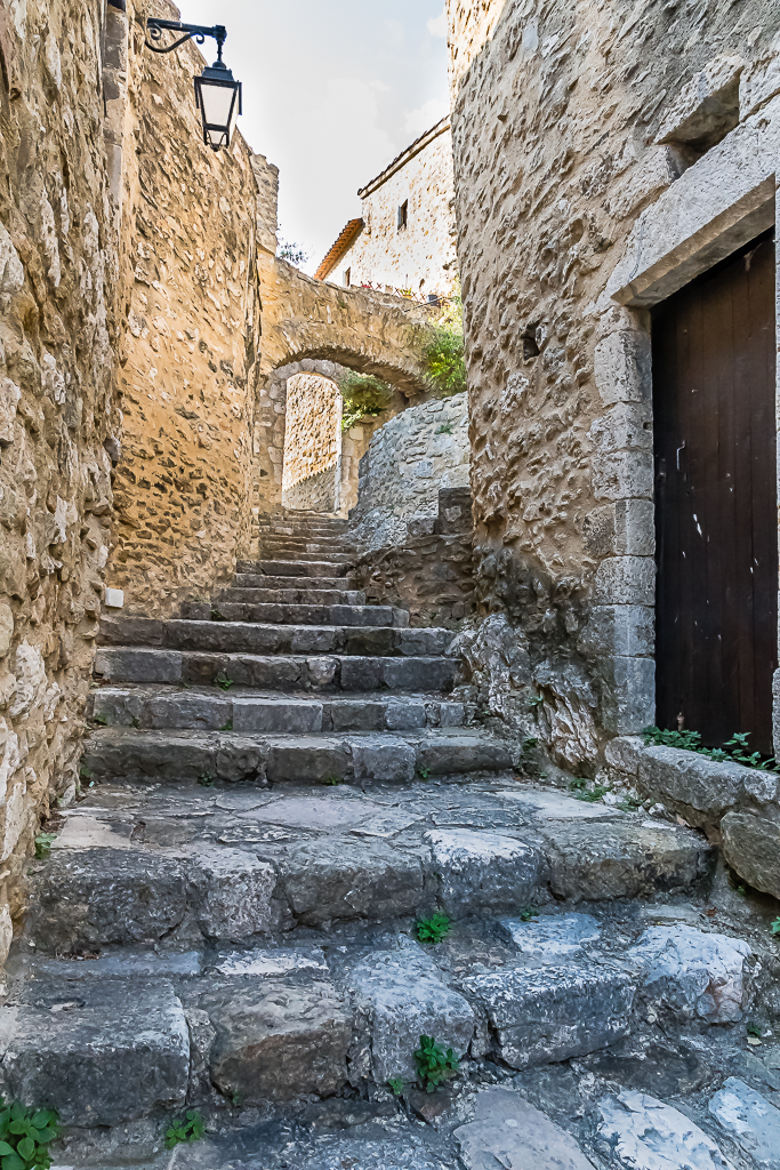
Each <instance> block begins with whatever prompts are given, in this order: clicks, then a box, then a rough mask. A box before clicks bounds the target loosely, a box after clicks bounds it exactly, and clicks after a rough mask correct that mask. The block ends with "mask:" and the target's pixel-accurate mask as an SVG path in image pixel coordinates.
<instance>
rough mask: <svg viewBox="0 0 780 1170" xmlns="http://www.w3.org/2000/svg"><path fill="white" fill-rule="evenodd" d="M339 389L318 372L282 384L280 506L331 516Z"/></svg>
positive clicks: (338, 449) (338, 442) (335, 497)
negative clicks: (284, 402) (283, 424)
mask: <svg viewBox="0 0 780 1170" xmlns="http://www.w3.org/2000/svg"><path fill="white" fill-rule="evenodd" d="M341 406H342V397H341V391H340V390H339V388H338V386H337V385H336V383H335V382H332V381H331V380H330V379H329V378H325V377H322V376H321V375H319V374H296V375H294V376H293V377H292V378H289V379H288V382H287V419H286V427H285V436H284V470H283V473H282V506H283V507H285V508H311V509H312V511H319V512H322V511H326V512H333V511H335V510H336V509H337V508H338V484H339V477H340V466H339V464H340V461H341Z"/></svg>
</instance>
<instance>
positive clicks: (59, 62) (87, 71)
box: [0, 0, 117, 963]
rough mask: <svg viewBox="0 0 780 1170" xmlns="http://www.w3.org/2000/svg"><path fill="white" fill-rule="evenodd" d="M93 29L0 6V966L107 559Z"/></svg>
mask: <svg viewBox="0 0 780 1170" xmlns="http://www.w3.org/2000/svg"><path fill="white" fill-rule="evenodd" d="M103 21H104V5H103V3H102V0H101V2H100V3H98V2H93V0H83V2H82V3H80V4H78V5H73V4H71V3H67V2H66V0H45V2H44V0H27V2H26V3H23V2H21V0H16V2H15V3H13V4H9V3H7V0H0V175H1V176H2V179H1V181H0V963H1V962H2V960H3V959H4V958H5V955H6V952H7V949H8V945H9V942H10V934H11V918H12V916H14V917H15V916H16V915H17V913H18V912H19V910H20V897H21V889H20V884H19V874H20V869H21V864H22V860H23V858H24V855H25V853H26V852H28V850H29V849H30V847H31V844H32V839H33V837H34V835H35V831H36V827H37V825H38V821H39V817H40V815H41V814H44V815H45V814H46V812H47V810H48V809H49V808H50V807H52V806H53V805H54V803H55V801H56V798H57V797H60V796H65V795H67V794H72V792H73V790H74V788H75V783H76V778H77V771H78V757H79V753H80V743H79V739H80V734H81V731H82V728H83V716H84V707H85V701H86V697H87V691H88V686H89V678H90V674H91V667H92V658H93V651H94V644H95V637H96V634H97V627H98V616H99V610H100V604H101V596H102V588H103V570H104V566H105V563H106V558H107V555H108V531H107V524H108V518H109V513H110V511H111V486H110V470H111V461H110V458H109V455H108V453H107V449H106V448H107V447H108V448H109V449H111V450H114V449H115V438H114V434H115V427H116V416H115V412H114V410H113V406H112V391H113V385H112V379H113V369H114V349H113V346H114V331H115V324H114V322H115V316H114V310H113V288H114V285H115V281H116V263H117V260H116V242H115V238H114V230H113V225H114V210H113V208H112V206H111V202H110V192H109V184H108V176H107V167H106V160H105V144H104V129H105V127H104V104H103V80H104V78H103V66H102V45H103V32H104V29H103Z"/></svg>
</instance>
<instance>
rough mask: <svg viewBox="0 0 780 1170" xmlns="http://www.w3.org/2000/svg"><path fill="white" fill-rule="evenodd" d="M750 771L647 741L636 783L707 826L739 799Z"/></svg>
mask: <svg viewBox="0 0 780 1170" xmlns="http://www.w3.org/2000/svg"><path fill="white" fill-rule="evenodd" d="M749 771H750V769H748V768H743V767H742V766H741V765H739V764H732V763H729V762H728V761H723V762H720V763H719V762H717V761H715V760H708V759H707V758H706V757H705V756H700V755H698V754H696V753H695V752H686V751H680V750H679V749H678V748H671V747H663V746H654V745H647V746H643V747H642V750H641V752H640V753H639V770H638V787H639V789H640V791H641V792H643V793H644V794H645V795H646V796H649V797H650V798H651V799H653V800H660V801H662V802H663V803H664V804H668V805H670V806H671V807H672V808H674V809H675V810H677V811H679V812H681V813H682V814H683V815H684V816H685V819H686V820H687V821H688V822H689V823H690V824H693V825H697V826H706V825H711V824H715V823H716V822H717V821H718V820H719V819H720V817H721V816H722V815H723V814H724V813H725V812H726V811H727V810H728V809H730V808H734V806H735V805H738V804H740V803H741V801H742V800H743V799H744V792H745V781H746V777H747V775H748V773H749Z"/></svg>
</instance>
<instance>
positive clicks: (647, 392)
mask: <svg viewBox="0 0 780 1170" xmlns="http://www.w3.org/2000/svg"><path fill="white" fill-rule="evenodd" d="M593 369H594V377H595V380H596V387H597V389H598V391H599V394H600V395H601V399H602V401H603V402H604V403H605V404H606V405H608V406H611V405H613V404H614V403H617V402H635V403H647V404H649V402H650V400H651V396H652V385H653V382H652V374H651V369H652V364H651V351H650V335H649V333H640V332H639V331H633V330H620V331H619V332H617V333H611V334H609V336H607V337H605V338H603V339H602V340H601V341H600V342H599V343H598V344H597V346H596V350H595V354H594V367H593Z"/></svg>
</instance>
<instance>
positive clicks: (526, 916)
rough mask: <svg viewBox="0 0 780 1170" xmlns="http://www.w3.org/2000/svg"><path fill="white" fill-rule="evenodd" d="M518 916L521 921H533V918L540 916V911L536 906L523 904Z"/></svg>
mask: <svg viewBox="0 0 780 1170" xmlns="http://www.w3.org/2000/svg"><path fill="white" fill-rule="evenodd" d="M517 917H518V918H519V919H520V921H521V922H531V920H532V919H534V918H538V917H539V911H538V910H537V909H536V907H535V906H523V908H522V910H521V911H520V912H519V914H518V915H517Z"/></svg>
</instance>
